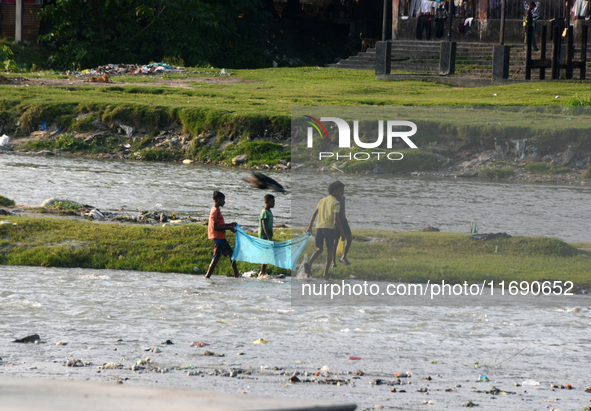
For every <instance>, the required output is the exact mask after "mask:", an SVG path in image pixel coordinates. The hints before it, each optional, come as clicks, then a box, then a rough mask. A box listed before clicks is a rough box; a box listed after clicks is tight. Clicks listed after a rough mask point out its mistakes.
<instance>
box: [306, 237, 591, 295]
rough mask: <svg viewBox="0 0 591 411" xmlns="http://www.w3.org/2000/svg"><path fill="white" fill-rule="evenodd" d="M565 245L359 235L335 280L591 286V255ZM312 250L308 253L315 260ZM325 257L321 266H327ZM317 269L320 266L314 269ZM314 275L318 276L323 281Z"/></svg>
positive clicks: (516, 240)
mask: <svg viewBox="0 0 591 411" xmlns="http://www.w3.org/2000/svg"><path fill="white" fill-rule="evenodd" d="M578 247H580V249H579V248H576V247H574V246H572V245H569V244H566V243H564V242H563V241H560V240H557V239H551V238H543V237H511V238H497V239H491V240H488V241H482V240H473V239H471V238H469V235H467V234H454V233H441V232H433V233H424V232H388V231H379V232H378V231H369V230H363V231H355V232H354V239H353V245H352V246H351V251H350V253H349V256H348V259H349V261H351V263H352V265H350V266H343V265H339V266H338V267H337V268H336V269H334V270H333V275H334V277H336V278H343V279H346V278H349V277H350V276H352V275H353V276H355V277H357V278H359V279H366V280H381V281H382V280H384V281H403V282H411V283H413V282H426V281H427V280H431V281H441V280H445V281H446V282H450V283H463V282H464V281H468V282H469V283H476V282H482V281H484V280H487V281H490V280H494V281H495V282H496V281H503V280H505V281H535V280H542V279H557V280H563V281H573V282H574V283H575V284H577V285H579V286H581V285H585V286H589V285H590V284H591V280H590V278H591V277H590V275H591V264H589V259H590V258H591V253H589V251H588V250H587V251H585V250H583V248H585V247H587V248H588V247H589V244H587V245H585V244H578ZM312 251H313V247H312V246H309V247H308V249H307V250H306V251H305V252H306V253H308V256H310V255H311V252H312ZM323 259H324V255H323V256H321V257H320V260H318V261H319V262H323ZM315 264H316V263H315ZM321 273H322V270H321V269H320V268H318V269H316V270H315V272H314V274H315V275H316V276H318V275H320V274H321Z"/></svg>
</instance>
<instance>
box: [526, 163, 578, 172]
mask: <svg viewBox="0 0 591 411" xmlns="http://www.w3.org/2000/svg"><path fill="white" fill-rule="evenodd" d="M523 169H524V170H525V171H529V172H530V173H535V174H562V173H568V172H569V171H570V169H569V168H568V167H553V166H551V165H550V164H546V163H529V164H527V165H526V166H525V167H524V168H523Z"/></svg>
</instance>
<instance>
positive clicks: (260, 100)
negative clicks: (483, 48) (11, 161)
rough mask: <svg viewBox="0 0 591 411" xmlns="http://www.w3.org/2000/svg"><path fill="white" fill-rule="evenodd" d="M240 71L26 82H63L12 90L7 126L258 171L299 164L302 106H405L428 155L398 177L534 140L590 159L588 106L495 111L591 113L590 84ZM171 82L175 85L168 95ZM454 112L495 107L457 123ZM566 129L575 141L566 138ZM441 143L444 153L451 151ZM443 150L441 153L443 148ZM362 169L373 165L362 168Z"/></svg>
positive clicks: (420, 153)
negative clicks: (464, 154) (243, 157)
mask: <svg viewBox="0 0 591 411" xmlns="http://www.w3.org/2000/svg"><path fill="white" fill-rule="evenodd" d="M233 73H234V74H233V75H232V76H230V77H226V76H219V75H218V74H219V70H216V69H190V70H189V72H188V73H184V74H166V75H163V76H161V77H157V78H155V77H146V76H131V75H124V76H121V77H112V81H113V83H112V84H110V85H107V86H92V85H89V83H84V82H83V81H82V79H81V78H76V77H73V76H70V77H68V76H65V75H56V74H52V73H25V74H19V75H21V76H26V77H28V78H31V79H34V80H36V81H38V80H43V78H56V77H58V78H61V79H62V80H64V84H62V85H60V86H43V85H35V84H33V85H30V86H28V87H14V86H2V87H1V88H0V112H1V113H2V114H1V115H0V118H1V120H2V122H3V125H4V129H5V132H6V131H9V134H10V135H11V137H16V138H18V137H25V136H28V135H29V134H30V133H31V132H33V131H35V130H38V129H39V126H40V124H41V123H42V122H44V121H45V122H46V124H47V125H48V126H51V125H53V126H55V127H61V128H62V130H63V131H64V132H62V133H61V134H59V135H57V136H54V137H46V138H40V139H37V140H36V141H31V142H29V143H28V145H26V146H25V147H26V148H28V149H29V150H42V149H59V150H64V151H72V152H79V153H87V154H91V155H99V154H101V153H123V152H125V151H126V150H125V149H123V145H124V143H126V144H129V145H131V148H130V149H129V150H128V152H130V153H139V154H138V155H137V156H135V157H133V156H130V158H141V159H144V160H166V161H170V160H181V159H185V158H190V159H195V160H198V161H203V162H208V163H217V164H224V165H228V164H230V162H231V159H232V158H233V157H234V156H236V155H238V154H247V155H248V156H249V164H248V165H251V166H252V165H257V164H263V163H265V164H274V163H277V162H278V161H279V160H287V161H289V159H290V152H289V147H288V144H289V137H290V111H291V108H292V107H295V106H339V107H342V106H346V107H357V108H360V107H366V108H367V107H371V108H388V107H391V106H402V107H407V113H411V115H412V117H410V118H412V119H413V121H416V122H417V123H418V125H419V134H417V136H415V137H414V139H416V144H417V145H418V146H419V147H420V149H419V150H414V151H412V152H407V153H405V154H406V159H407V160H408V161H405V162H404V163H405V164H402V163H403V162H389V163H391V164H389V165H390V166H392V167H400V166H401V165H404V167H403V168H401V169H392V170H388V171H390V172H408V171H412V170H409V167H410V166H411V165H412V167H410V168H415V169H416V167H418V165H422V166H421V167H422V168H423V169H424V168H428V169H429V168H437V167H438V166H439V163H438V162H437V161H436V156H435V153H436V154H440V155H444V156H447V155H448V154H450V153H451V152H457V151H461V150H468V149H481V150H482V149H492V148H494V143H495V139H496V140H497V143H503V142H506V141H508V140H509V139H511V138H516V137H517V138H529V139H530V141H532V140H533V141H535V144H537V145H538V146H540V149H541V150H542V152H551V151H553V150H558V149H560V148H562V149H563V148H564V147H567V146H569V145H570V146H573V147H574V148H575V149H577V150H584V151H589V150H591V142H589V139H588V138H586V133H588V130H589V128H591V125H590V122H589V113H588V111H587V112H583V111H580V110H579V109H580V108H579V107H568V108H565V107H563V108H562V109H558V110H557V111H556V110H555V111H552V110H550V109H548V115H546V114H545V113H544V112H543V110H544V109H542V112H540V111H538V113H537V115H536V117H535V118H536V120H535V121H527V119H528V117H527V115H524V114H523V113H513V114H511V113H510V112H505V113H495V109H494V107H495V106H523V107H525V106H540V107H546V108H549V107H555V108H556V107H557V106H565V105H568V106H578V105H591V98H590V96H589V88H588V84H587V83H578V82H560V81H545V82H531V83H521V84H515V85H505V86H490V87H481V88H459V87H450V86H445V85H441V84H435V83H430V82H421V81H403V82H392V81H376V80H375V75H374V74H373V73H372V72H370V71H359V70H341V69H332V68H318V67H305V68H276V69H261V70H235V71H233ZM157 81H161V83H158V82H157ZM162 81H177V83H176V84H173V85H172V87H169V86H168V85H166V84H165V83H164V82H162ZM181 81H182V84H179V83H178V82H181ZM557 96H559V98H556V97H557ZM450 106H454V107H457V106H488V108H489V109H484V110H482V109H475V110H468V111H465V112H461V113H459V112H457V111H454V109H453V107H450ZM577 110H579V111H577ZM401 115H402V114H401ZM499 119H501V121H499ZM499 123H500V124H499ZM118 124H125V125H129V126H133V127H135V128H136V129H137V130H138V133H136V136H135V137H134V138H133V139H127V138H126V137H125V136H122V135H121V134H120V133H118V132H117V131H116V130H117V125H118ZM97 129H98V130H100V131H104V130H107V131H108V133H107V135H103V136H101V137H100V138H96V139H93V140H92V141H87V142H85V141H84V139H83V138H84V137H86V136H87V135H88V133H92V132H95V131H96V130H97ZM565 129H568V130H571V131H570V132H568V133H565V132H564V130H565ZM164 130H176V131H178V133H179V135H181V134H182V135H183V137H184V138H185V144H184V146H181V145H178V146H170V147H168V146H167V147H159V148H155V147H154V146H153V143H154V142H155V141H156V138H157V137H158V136H159V133H161V132H162V131H164ZM261 139H264V140H266V141H263V140H261ZM16 142H17V143H18V140H16ZM441 142H444V143H445V146H444V147H443V148H442V147H441ZM228 143H231V144H228ZM433 144H438V145H440V147H438V148H433V147H432V146H433ZM328 165H330V163H329V164H328ZM359 165H360V164H357V167H359ZM361 166H363V167H373V166H374V165H373V164H370V163H369V162H368V163H366V162H363V164H361ZM351 171H359V170H357V169H355V170H351Z"/></svg>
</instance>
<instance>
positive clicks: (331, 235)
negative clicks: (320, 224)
mask: <svg viewBox="0 0 591 411" xmlns="http://www.w3.org/2000/svg"><path fill="white" fill-rule="evenodd" d="M334 239H335V230H334V228H317V229H316V238H315V239H314V244H315V245H316V248H322V246H323V244H324V243H325V242H326V248H327V249H330V250H332V249H333V247H334Z"/></svg>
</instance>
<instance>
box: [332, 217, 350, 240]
mask: <svg viewBox="0 0 591 411" xmlns="http://www.w3.org/2000/svg"><path fill="white" fill-rule="evenodd" d="M352 236H353V233H352V232H351V227H349V222H348V221H347V220H343V221H341V229H340V230H338V229H337V230H335V240H338V239H339V238H341V237H344V238H351V237H352Z"/></svg>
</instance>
